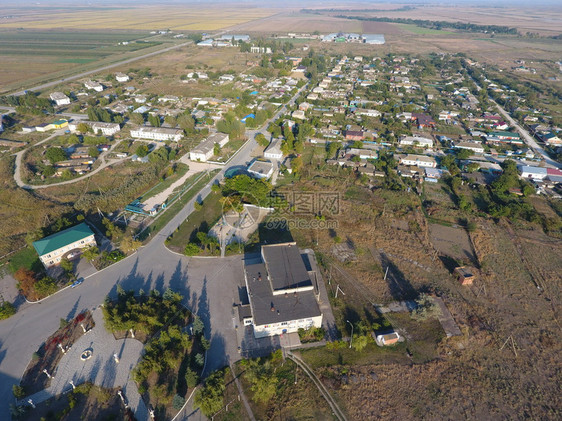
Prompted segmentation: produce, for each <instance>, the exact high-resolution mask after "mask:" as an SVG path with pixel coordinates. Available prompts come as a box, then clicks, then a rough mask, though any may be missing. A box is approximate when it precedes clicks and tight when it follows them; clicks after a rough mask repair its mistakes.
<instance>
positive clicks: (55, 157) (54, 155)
mask: <svg viewBox="0 0 562 421" xmlns="http://www.w3.org/2000/svg"><path fill="white" fill-rule="evenodd" d="M45 157H46V158H47V159H48V160H49V161H50V162H51V164H55V163H57V162H60V161H64V160H66V153H65V152H64V151H63V150H62V149H61V148H48V149H47V151H46V152H45Z"/></svg>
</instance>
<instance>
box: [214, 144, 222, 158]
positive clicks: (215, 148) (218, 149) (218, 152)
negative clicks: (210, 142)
mask: <svg viewBox="0 0 562 421" xmlns="http://www.w3.org/2000/svg"><path fill="white" fill-rule="evenodd" d="M220 153H221V145H219V144H218V143H215V146H214V147H213V154H214V155H215V156H219V155H220Z"/></svg>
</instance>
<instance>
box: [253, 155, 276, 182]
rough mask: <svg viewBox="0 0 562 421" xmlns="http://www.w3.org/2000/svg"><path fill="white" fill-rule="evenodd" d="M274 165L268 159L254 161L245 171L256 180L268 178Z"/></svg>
mask: <svg viewBox="0 0 562 421" xmlns="http://www.w3.org/2000/svg"><path fill="white" fill-rule="evenodd" d="M274 169H275V165H274V164H273V162H271V161H270V160H268V159H254V160H253V161H252V162H251V164H250V165H249V166H248V169H247V171H248V172H249V173H250V174H252V175H253V176H254V177H256V178H264V179H265V178H269V177H271V176H272V175H273V170H274Z"/></svg>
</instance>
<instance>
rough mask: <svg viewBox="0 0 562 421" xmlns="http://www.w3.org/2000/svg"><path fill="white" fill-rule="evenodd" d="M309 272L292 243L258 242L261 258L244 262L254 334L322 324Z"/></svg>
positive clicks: (315, 287)
mask: <svg viewBox="0 0 562 421" xmlns="http://www.w3.org/2000/svg"><path fill="white" fill-rule="evenodd" d="M313 274H314V273H313V272H309V271H308V270H307V268H306V266H305V264H304V260H303V257H302V256H301V253H300V250H299V248H298V247H297V245H296V243H284V244H275V245H267V246H262V249H261V261H260V262H257V263H251V264H245V265H244V278H245V279H244V280H245V283H246V288H247V291H248V299H249V302H250V309H251V315H252V320H251V324H252V325H253V327H254V336H255V337H256V338H263V337H267V336H275V335H280V334H283V333H293V332H297V331H298V330H299V329H300V328H302V329H309V328H311V327H321V326H322V312H321V311H320V307H319V306H318V300H317V291H318V288H317V285H316V278H314V281H313V279H312V276H311V275H313Z"/></svg>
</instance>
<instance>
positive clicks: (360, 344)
mask: <svg viewBox="0 0 562 421" xmlns="http://www.w3.org/2000/svg"><path fill="white" fill-rule="evenodd" d="M368 343H369V336H367V335H353V343H352V345H351V346H352V347H353V349H354V350H356V351H357V352H361V351H362V350H363V349H364V348H365V347H366V346H367V344H368Z"/></svg>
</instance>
